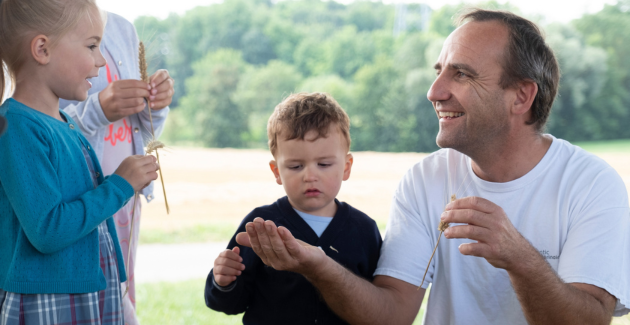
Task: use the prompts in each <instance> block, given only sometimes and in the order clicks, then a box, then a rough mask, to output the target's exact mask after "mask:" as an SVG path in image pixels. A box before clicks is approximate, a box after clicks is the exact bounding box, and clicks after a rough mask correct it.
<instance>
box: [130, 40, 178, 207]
mask: <svg viewBox="0 0 630 325" xmlns="http://www.w3.org/2000/svg"><path fill="white" fill-rule="evenodd" d="M138 65H139V66H140V78H141V79H142V81H144V82H146V83H149V81H150V80H149V74H148V72H147V70H148V65H147V57H146V52H145V49H144V43H143V42H140V45H139V48H138ZM146 100H147V106H148V107H149V121H150V122H151V141H150V142H149V144H151V143H153V142H158V141H157V140H156V139H155V129H154V128H153V116H152V114H151V102H150V101H149V99H148V98H146ZM160 148H163V146H162V147H160ZM148 149H149V145H147V153H149V152H150V151H149V150H148ZM157 149H158V148H157V147H156V148H155V149H154V150H155V157H156V158H157V161H158V166H159V165H160V154H159V153H158V151H157ZM151 151H153V150H151ZM158 172H159V173H160V182H161V183H162V192H163V193H164V204H165V205H166V214H169V213H170V212H171V209H170V208H169V206H168V199H167V198H166V188H165V187H164V177H162V167H161V166H160V167H159V168H158Z"/></svg>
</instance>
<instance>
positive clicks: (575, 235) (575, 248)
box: [558, 169, 630, 316]
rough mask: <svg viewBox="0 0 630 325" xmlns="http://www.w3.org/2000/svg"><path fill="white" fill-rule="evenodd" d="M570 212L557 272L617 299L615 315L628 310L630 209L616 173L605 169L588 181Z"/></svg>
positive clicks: (565, 279)
mask: <svg viewBox="0 0 630 325" xmlns="http://www.w3.org/2000/svg"><path fill="white" fill-rule="evenodd" d="M588 186H589V187H590V189H589V191H588V193H587V195H585V196H584V197H583V198H580V199H581V200H580V204H579V205H578V206H577V208H576V211H574V212H573V213H572V215H571V224H570V228H569V232H568V236H567V240H566V242H565V243H564V246H563V248H562V252H561V254H560V258H559V265H558V275H559V276H560V278H562V280H563V281H565V282H567V283H586V284H591V285H594V286H597V287H599V288H602V289H604V290H606V291H608V292H609V293H610V294H612V295H613V296H615V297H616V298H617V305H616V306H615V313H614V315H615V316H622V315H625V314H627V313H629V312H630V281H629V277H628V274H630V209H629V208H628V193H627V191H626V188H625V185H624V183H623V181H622V180H621V178H620V177H619V175H617V173H616V172H615V171H614V170H612V169H608V170H606V171H604V172H602V173H600V174H599V175H597V178H596V179H595V180H592V181H591V183H590V184H588Z"/></svg>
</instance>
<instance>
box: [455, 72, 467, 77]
mask: <svg viewBox="0 0 630 325" xmlns="http://www.w3.org/2000/svg"><path fill="white" fill-rule="evenodd" d="M457 76H458V77H460V78H466V77H468V75H467V74H465V73H464V72H461V71H458V72H457Z"/></svg>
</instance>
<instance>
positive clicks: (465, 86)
mask: <svg viewBox="0 0 630 325" xmlns="http://www.w3.org/2000/svg"><path fill="white" fill-rule="evenodd" d="M507 41H508V30H507V28H506V27H504V26H503V25H501V24H500V23H497V22H470V23H467V24H465V25H463V26H461V27H460V28H458V29H457V30H455V31H454V32H453V33H452V34H451V35H450V36H449V37H448V38H447V39H446V41H445V42H444V47H443V48H442V52H441V53H440V57H439V58H438V62H437V63H436V64H435V69H436V73H437V77H436V79H435V81H434V82H433V85H432V86H431V89H430V90H429V92H428V94H427V98H428V99H429V100H430V101H431V102H432V103H433V107H434V108H435V112H436V114H437V115H438V118H439V121H440V122H439V123H440V130H439V133H438V135H437V141H436V142H437V144H438V146H440V147H442V148H453V149H456V150H458V151H461V152H464V153H468V152H474V151H476V150H477V149H478V148H484V147H486V146H487V145H488V144H489V143H491V142H493V141H496V140H501V139H502V137H505V136H507V132H508V131H509V128H510V126H509V120H508V113H509V105H508V103H509V101H510V98H511V96H510V90H509V89H502V88H501V86H500V85H499V81H500V79H501V75H502V73H503V68H502V65H501V64H502V62H503V60H504V51H505V49H506V45H507Z"/></svg>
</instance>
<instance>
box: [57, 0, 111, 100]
mask: <svg viewBox="0 0 630 325" xmlns="http://www.w3.org/2000/svg"><path fill="white" fill-rule="evenodd" d="M103 28H104V26H103V21H102V19H101V16H100V14H99V12H98V10H97V9H93V10H92V11H91V15H90V16H88V15H85V16H84V17H83V18H81V20H80V21H79V23H78V24H77V26H76V27H75V28H74V29H73V30H71V31H69V32H68V33H66V34H65V35H64V36H63V37H62V38H61V39H59V41H58V43H57V44H56V45H55V46H54V47H53V48H51V53H50V63H49V64H48V66H47V68H48V72H49V77H50V78H48V79H49V80H50V81H51V82H50V83H49V85H50V88H51V90H52V91H53V92H54V93H55V95H57V97H59V98H63V99H68V100H79V101H84V100H86V99H87V96H88V90H89V89H90V88H91V87H92V84H91V83H90V82H89V81H88V79H90V78H93V77H96V76H98V70H99V68H100V67H102V66H104V65H105V63H106V62H105V58H104V57H103V54H102V53H101V50H100V48H99V46H100V44H101V39H102V38H103Z"/></svg>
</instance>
